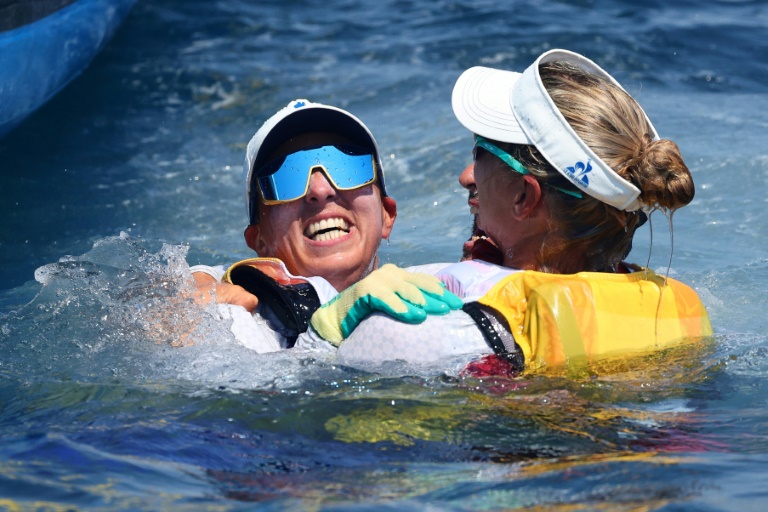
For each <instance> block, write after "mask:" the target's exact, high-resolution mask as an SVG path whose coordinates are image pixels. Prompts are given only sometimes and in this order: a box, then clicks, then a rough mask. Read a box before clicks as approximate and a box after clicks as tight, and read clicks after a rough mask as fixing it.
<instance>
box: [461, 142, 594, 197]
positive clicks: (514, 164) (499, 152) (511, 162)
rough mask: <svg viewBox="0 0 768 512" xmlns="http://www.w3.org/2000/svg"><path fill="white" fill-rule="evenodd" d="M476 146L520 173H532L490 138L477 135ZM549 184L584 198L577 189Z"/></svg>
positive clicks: (565, 192)
mask: <svg viewBox="0 0 768 512" xmlns="http://www.w3.org/2000/svg"><path fill="white" fill-rule="evenodd" d="M475 148H482V149H484V150H486V151H487V152H489V153H491V154H492V155H494V156H496V157H497V158H499V159H500V160H501V161H502V162H504V163H505V164H507V165H508V166H509V167H511V168H512V170H513V171H515V172H518V173H520V174H531V172H530V171H529V170H528V169H526V168H525V166H524V165H523V164H521V163H520V161H519V160H517V159H516V158H515V157H513V156H512V155H510V154H509V153H507V152H506V151H504V150H503V149H501V148H500V147H498V146H496V145H495V144H492V143H491V142H489V141H488V139H486V138H484V137H481V136H480V135H475ZM549 186H550V187H552V188H554V189H555V190H559V191H560V192H562V193H563V194H568V195H569V196H573V197H577V198H579V199H582V198H583V197H584V196H582V195H581V193H579V192H576V191H575V190H566V189H564V188H560V187H556V186H554V185H549Z"/></svg>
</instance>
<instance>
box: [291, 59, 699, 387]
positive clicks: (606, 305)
mask: <svg viewBox="0 0 768 512" xmlns="http://www.w3.org/2000/svg"><path fill="white" fill-rule="evenodd" d="M453 110H454V113H455V115H456V117H457V119H458V120H459V122H460V123H461V124H462V125H463V126H464V127H466V128H467V129H468V130H470V131H471V132H472V133H473V135H474V138H475V145H474V149H473V154H474V159H475V161H474V186H475V187H476V190H477V198H478V201H479V204H478V206H477V221H478V225H479V227H480V228H481V229H482V230H483V231H484V233H485V235H486V236H487V237H488V238H489V239H490V240H491V241H492V242H493V243H494V244H495V245H496V246H497V247H498V249H499V251H500V255H501V260H502V264H501V265H495V264H492V263H487V262H483V261H479V260H473V261H463V262H461V263H453V264H434V265H427V266H422V267H419V268H418V270H419V271H421V272H430V273H433V274H435V275H437V276H438V277H439V278H440V279H441V280H442V281H443V282H444V283H445V284H446V286H447V288H448V289H449V290H450V291H452V292H453V293H455V294H457V295H458V296H459V297H461V298H462V299H463V301H464V307H463V309H462V310H461V311H453V312H451V313H450V314H449V315H446V316H429V317H428V318H427V320H426V321H425V322H424V323H422V324H420V325H409V324H404V323H401V322H397V321H394V320H392V319H391V318H389V317H387V316H385V315H383V314H380V313H376V314H374V315H371V316H369V317H367V318H366V319H365V320H364V321H362V322H361V323H360V324H359V325H358V326H357V328H356V329H355V330H353V331H352V329H353V328H354V325H355V324H356V319H353V321H350V319H349V318H348V315H347V316H345V315H346V312H345V311H342V312H339V311H334V303H331V304H329V305H327V306H325V307H323V308H321V309H320V310H318V312H317V313H315V316H314V317H313V319H312V326H313V328H314V329H313V330H310V334H311V335H312V336H314V335H317V334H319V335H320V337H322V338H324V339H325V340H328V341H330V342H331V343H332V344H335V345H339V343H340V345H339V349H338V353H339V355H340V356H341V357H342V358H343V359H344V360H346V361H347V362H349V363H353V362H355V361H370V360H376V361H384V360H396V359H400V360H406V361H410V362H416V363H421V362H434V361H437V360H440V359H442V358H446V357H455V356H459V355H466V358H467V362H470V361H473V360H477V359H478V357H479V356H483V355H493V357H494V358H496V359H497V361H502V362H503V363H504V364H505V365H506V368H507V370H505V371H510V372H513V373H518V372H521V371H524V370H525V371H543V370H551V371H556V370H558V371H559V370H562V369H563V368H567V369H568V370H569V371H570V370H574V369H576V368H581V367H584V366H585V365H592V364H593V363H595V362H598V361H601V360H604V359H607V358H613V357H615V356H625V355H633V354H634V355H637V354H643V353H648V352H651V351H654V350H658V349H661V348H665V347H670V346H675V345H680V344H681V343H683V342H686V341H690V340H695V339H700V338H701V337H704V336H709V335H711V334H712V329H711V325H710V322H709V318H708V316H707V312H706V310H705V308H704V306H703V304H702V303H701V301H700V300H699V297H698V296H697V294H696V292H695V291H694V290H693V289H691V288H690V287H688V286H686V285H685V284H683V283H681V282H678V281H676V280H674V279H671V278H665V277H664V276H658V275H656V274H654V273H653V272H652V271H650V270H647V269H641V268H640V267H636V266H631V265H627V264H625V263H623V260H624V258H625V257H626V256H627V255H628V254H629V252H630V249H631V246H632V238H633V235H634V233H635V230H636V229H637V228H638V227H639V226H640V225H641V224H642V223H643V222H644V221H645V219H646V213H645V212H649V211H651V210H654V209H662V210H665V211H668V212H672V211H674V210H676V209H678V208H680V207H682V206H685V205H686V204H688V203H689V202H690V201H691V200H692V199H693V196H694V186H693V180H692V178H691V174H690V172H689V170H688V168H687V167H686V165H685V163H684V162H683V159H682V157H681V155H680V152H679V149H678V147H677V145H676V144H675V143H673V142H671V141H669V140H663V139H660V138H659V136H658V134H657V133H656V130H655V129H654V127H653V125H652V124H651V122H650V120H649V119H648V117H647V116H646V114H645V112H644V111H643V109H642V108H641V107H640V106H639V105H638V104H637V102H636V101H635V100H634V99H633V98H632V97H631V96H630V95H629V94H628V93H627V92H626V91H625V90H624V89H623V88H622V87H621V86H620V85H619V84H618V83H617V82H616V81H615V80H614V79H613V78H612V77H611V76H610V75H609V74H608V73H606V72H605V71H604V70H602V69H601V68H600V67H599V66H597V64H595V63H594V62H592V61H590V60H588V59H586V58H585V57H583V56H581V55H578V54H575V53H572V52H568V51H564V50H552V51H548V52H546V53H544V54H543V55H541V56H540V57H539V58H538V59H537V60H536V61H535V62H534V63H533V64H532V65H531V66H530V67H529V68H528V69H526V70H525V71H524V72H523V73H516V72H511V71H502V70H497V69H491V68H485V67H474V68H471V69H469V70H467V71H465V72H464V73H463V74H462V75H461V76H460V77H459V79H458V81H457V82H456V85H455V87H454V91H453ZM374 275H375V272H374V274H372V276H374ZM354 293H355V290H354V287H353V288H352V289H350V290H348V291H347V292H345V294H347V295H348V296H349V295H350V294H354ZM337 302H342V303H343V302H344V301H337ZM347 302H348V301H347ZM339 327H340V328H339ZM312 336H311V337H312ZM344 338H346V339H344ZM314 339H315V341H317V338H314ZM342 339H344V341H343V343H341V340H342ZM306 341H308V340H306ZM495 367H498V366H495Z"/></svg>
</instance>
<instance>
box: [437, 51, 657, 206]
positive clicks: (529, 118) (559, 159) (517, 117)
mask: <svg viewBox="0 0 768 512" xmlns="http://www.w3.org/2000/svg"><path fill="white" fill-rule="evenodd" d="M552 61H566V62H569V63H571V64H574V65H576V66H578V67H580V68H581V69H584V70H585V71H588V72H590V73H592V74H595V75H598V76H600V77H602V78H605V79H607V80H609V81H610V82H611V83H613V84H614V85H616V86H617V87H619V88H621V85H620V84H619V83H618V82H617V81H616V80H614V79H613V77H611V75H609V74H608V73H606V72H605V71H604V70H603V69H601V68H600V67H599V66H598V65H597V64H595V63H594V62H592V61H591V60H589V59H587V58H586V57H583V56H581V55H579V54H577V53H573V52H569V51H566V50H550V51H548V52H545V53H543V54H542V55H541V56H540V57H539V58H538V59H536V61H535V62H534V63H533V64H531V66H529V67H528V69H526V70H525V71H524V72H522V73H516V72H514V71H503V70H499V69H491V68H485V67H480V66H478V67H474V68H470V69H468V70H466V71H465V72H464V73H462V75H461V76H460V77H459V79H458V80H457V81H456V85H455V86H454V88H453V98H452V103H453V112H454V114H455V115H456V118H457V119H458V120H459V122H460V123H461V124H462V125H464V127H465V128H467V129H468V130H470V131H471V132H472V133H475V134H477V135H480V136H482V137H485V138H488V139H492V140H497V141H499V142H508V143H512V144H527V145H533V146H536V149H538V150H539V152H540V153H541V154H542V155H543V156H544V158H546V159H547V161H548V162H549V163H550V164H551V165H552V166H554V167H555V169H557V170H558V171H559V172H560V173H561V174H562V175H563V176H565V177H566V178H568V180H569V181H570V182H571V183H573V185H574V186H575V187H576V188H578V189H579V190H581V191H583V192H584V193H586V194H589V195H590V196H592V197H594V198H595V199H598V200H600V201H602V202H604V203H606V204H609V205H611V206H613V207H615V208H618V209H619V210H627V211H634V210H638V209H640V208H641V207H642V204H641V203H640V201H638V199H637V198H638V196H639V195H640V190H639V189H638V188H637V187H636V186H634V185H633V184H632V183H630V182H628V181H627V180H625V179H624V178H622V177H621V176H619V175H618V174H617V173H616V172H615V171H614V170H613V169H611V168H610V167H609V166H608V164H606V163H605V162H603V161H602V160H601V159H600V158H598V156H597V155H596V154H595V153H594V152H593V151H592V150H591V149H590V148H589V146H587V145H586V143H585V142H584V141H583V140H581V138H580V137H579V136H578V135H577V134H576V132H575V131H573V128H571V126H570V125H569V124H568V122H567V121H566V120H565V118H564V117H563V115H562V114H561V113H560V110H559V109H558V108H557V106H556V105H555V103H554V102H553V101H552V98H550V96H549V94H548V93H547V90H546V89H545V88H544V84H543V83H542V81H541V76H540V75H539V65H540V64H542V63H544V62H552ZM646 120H648V125H649V126H650V128H651V135H652V137H653V139H654V140H658V139H659V136H658V134H657V133H656V129H655V128H654V127H653V125H652V124H651V121H650V119H648V116H646Z"/></svg>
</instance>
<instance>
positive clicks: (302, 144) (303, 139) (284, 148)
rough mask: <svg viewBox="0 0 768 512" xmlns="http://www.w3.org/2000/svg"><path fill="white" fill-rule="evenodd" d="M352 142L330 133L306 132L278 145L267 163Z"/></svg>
mask: <svg viewBox="0 0 768 512" xmlns="http://www.w3.org/2000/svg"><path fill="white" fill-rule="evenodd" d="M351 143H352V141H351V140H350V139H349V138H348V137H345V136H344V135H341V134H338V133H332V132H307V133H302V134H300V135H296V136H295V137H292V138H290V139H288V140H287V141H285V142H283V143H282V144H280V145H279V146H278V147H277V149H275V151H274V152H273V153H272V154H271V155H269V157H268V158H267V161H269V160H274V159H275V158H280V157H283V156H285V155H290V154H291V153H295V152H296V151H301V150H302V149H306V148H311V147H316V146H327V145H329V144H351Z"/></svg>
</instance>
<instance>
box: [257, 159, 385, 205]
mask: <svg viewBox="0 0 768 512" xmlns="http://www.w3.org/2000/svg"><path fill="white" fill-rule="evenodd" d="M313 169H321V170H323V171H324V172H325V174H326V176H327V177H328V179H329V180H330V181H331V182H332V184H333V186H334V187H335V188H336V189H337V190H352V189H355V188H359V187H363V186H365V185H369V184H371V183H373V182H374V180H375V179H376V172H375V169H374V165H373V156H372V155H371V152H370V150H368V149H365V148H361V147H357V146H323V147H319V148H313V149H307V150H303V151H297V152H296V153H292V154H290V155H288V156H286V157H285V158H281V159H278V160H274V161H272V162H269V163H268V164H266V165H264V166H263V167H261V168H260V169H259V170H258V171H257V173H256V175H257V180H258V186H259V191H260V192H261V196H262V198H263V199H264V201H265V203H267V204H275V203H278V202H287V201H294V200H296V199H300V198H302V197H304V195H305V194H306V193H307V189H308V187H309V178H310V176H311V173H312V170H313Z"/></svg>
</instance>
